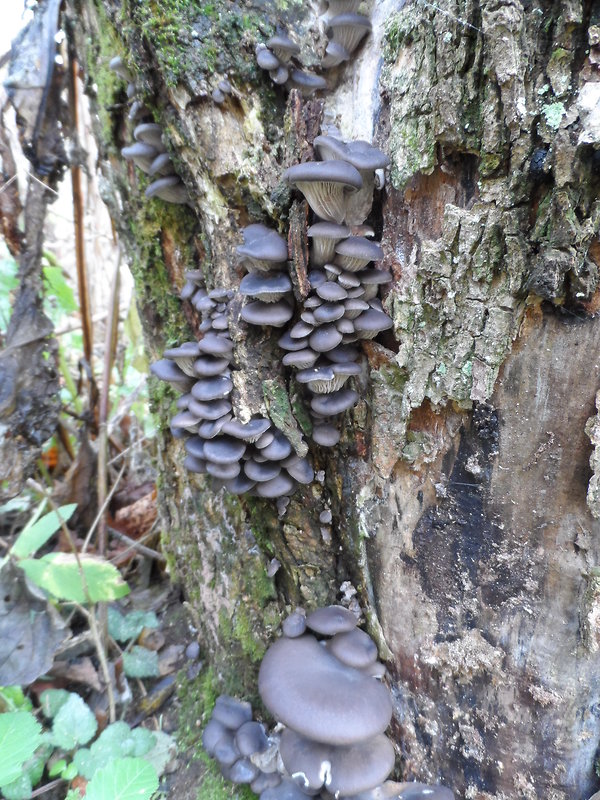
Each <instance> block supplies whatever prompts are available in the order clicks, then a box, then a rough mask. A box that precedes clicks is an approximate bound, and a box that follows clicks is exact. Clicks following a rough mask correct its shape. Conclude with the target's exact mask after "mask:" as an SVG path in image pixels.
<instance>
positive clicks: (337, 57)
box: [321, 42, 351, 69]
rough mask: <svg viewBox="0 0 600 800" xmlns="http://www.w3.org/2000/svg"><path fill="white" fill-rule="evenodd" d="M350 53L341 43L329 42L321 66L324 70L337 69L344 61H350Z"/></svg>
mask: <svg viewBox="0 0 600 800" xmlns="http://www.w3.org/2000/svg"><path fill="white" fill-rule="evenodd" d="M350 55H351V54H350V53H349V52H348V51H347V50H346V48H345V47H343V45H341V44H340V43H339V42H328V43H327V47H326V48H325V55H324V56H323V58H322V59H321V66H322V67H323V69H331V68H332V67H337V66H338V65H339V64H342V63H343V62H344V61H348V59H349V58H350Z"/></svg>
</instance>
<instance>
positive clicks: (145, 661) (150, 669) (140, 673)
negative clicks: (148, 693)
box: [123, 645, 159, 678]
mask: <svg viewBox="0 0 600 800" xmlns="http://www.w3.org/2000/svg"><path fill="white" fill-rule="evenodd" d="M123 670H124V671H125V675H127V677H128V678H156V677H157V676H158V675H159V669H158V653H157V652H156V651H155V650H148V649H147V648H146V647H140V646H139V645H135V646H134V647H132V648H131V651H130V652H129V653H123Z"/></svg>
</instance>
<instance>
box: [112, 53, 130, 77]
mask: <svg viewBox="0 0 600 800" xmlns="http://www.w3.org/2000/svg"><path fill="white" fill-rule="evenodd" d="M108 66H109V68H110V69H112V71H113V72H116V74H117V75H118V76H119V78H123V80H124V81H127V82H128V83H132V82H133V75H132V73H131V70H129V69H128V68H127V67H126V66H125V62H124V61H123V59H122V58H121V56H113V58H111V60H110V61H109V62H108Z"/></svg>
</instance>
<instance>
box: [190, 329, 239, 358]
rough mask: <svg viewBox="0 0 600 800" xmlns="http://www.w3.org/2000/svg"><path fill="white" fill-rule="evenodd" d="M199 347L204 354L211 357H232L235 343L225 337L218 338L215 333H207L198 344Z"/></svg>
mask: <svg viewBox="0 0 600 800" xmlns="http://www.w3.org/2000/svg"><path fill="white" fill-rule="evenodd" d="M198 347H199V348H200V351H201V352H202V353H206V354H207V355H211V356H230V355H231V351H232V350H233V342H232V341H231V339H228V338H226V337H225V336H217V334H215V333H207V334H206V336H204V338H203V339H200V341H199V342H198Z"/></svg>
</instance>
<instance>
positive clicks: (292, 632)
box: [281, 608, 306, 639]
mask: <svg viewBox="0 0 600 800" xmlns="http://www.w3.org/2000/svg"><path fill="white" fill-rule="evenodd" d="M281 629H282V631H283V635H284V636H287V637H288V638H289V639H295V638H296V637H297V636H302V634H303V633H304V632H305V631H306V612H305V611H304V609H303V608H297V609H296V610H295V611H293V612H292V613H291V614H290V615H289V617H286V618H285V619H284V620H283V623H282V625H281Z"/></svg>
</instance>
